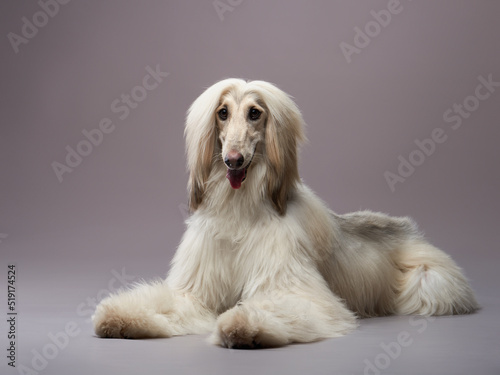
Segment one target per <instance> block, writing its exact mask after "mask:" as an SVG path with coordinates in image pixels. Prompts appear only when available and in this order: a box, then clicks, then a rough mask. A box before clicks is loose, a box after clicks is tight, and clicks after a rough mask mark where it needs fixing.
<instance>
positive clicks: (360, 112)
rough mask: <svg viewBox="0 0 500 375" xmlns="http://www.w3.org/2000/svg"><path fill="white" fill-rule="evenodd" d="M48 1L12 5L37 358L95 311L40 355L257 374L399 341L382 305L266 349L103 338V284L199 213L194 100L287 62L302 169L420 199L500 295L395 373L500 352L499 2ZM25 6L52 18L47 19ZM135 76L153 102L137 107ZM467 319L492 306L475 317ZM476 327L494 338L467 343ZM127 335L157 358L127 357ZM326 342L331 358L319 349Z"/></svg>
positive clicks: (18, 233) (308, 177)
mask: <svg viewBox="0 0 500 375" xmlns="http://www.w3.org/2000/svg"><path fill="white" fill-rule="evenodd" d="M42 3H44V1H43V0H42ZM46 3H50V4H52V8H48V9H51V12H52V15H50V14H49V15H47V16H46V17H44V16H43V15H40V12H45V13H46V14H48V13H47V12H49V11H46V10H45V11H44V10H43V9H44V8H43V7H42V6H41V5H40V3H37V2H32V1H19V2H18V1H16V2H14V1H4V2H2V3H1V5H0V19H1V23H0V31H1V32H0V35H1V36H2V38H3V39H2V43H1V45H0V49H1V61H0V66H1V70H0V75H1V92H0V95H1V97H0V106H1V114H2V120H1V133H0V172H1V175H0V176H1V177H0V253H1V269H0V286H1V287H2V290H4V291H5V290H6V285H7V265H8V264H12V263H15V264H16V267H17V271H18V272H17V287H18V293H17V308H18V311H19V312H20V316H19V317H20V321H19V327H18V329H19V332H18V333H19V336H20V338H19V343H18V348H17V350H18V358H17V362H18V364H26V365H27V366H28V365H30V363H31V362H30V361H31V359H32V357H33V352H32V350H33V349H35V350H39V351H42V349H43V347H44V345H45V344H46V343H47V342H49V339H48V338H47V334H48V333H49V332H57V331H60V330H64V326H65V324H66V322H68V321H76V322H78V324H79V327H80V328H81V333H80V334H79V335H78V336H77V337H75V338H74V339H72V341H71V342H70V343H69V346H68V347H67V348H65V349H64V350H63V349H61V350H60V353H59V354H58V356H57V357H56V358H54V359H53V360H50V361H48V365H47V366H46V368H44V369H43V370H42V371H40V373H47V374H55V373H59V371H60V372H61V373H62V372H63V371H64V369H67V368H68V366H74V367H75V368H79V369H87V370H88V369H92V371H94V373H100V372H99V370H98V369H99V368H101V369H107V370H106V371H110V369H111V368H114V366H115V365H116V363H120V366H123V367H122V368H121V369H122V370H123V371H139V370H137V369H144V366H150V367H151V369H156V368H158V369H164V368H168V367H164V366H169V364H168V363H170V366H171V367H172V366H173V367H174V370H175V369H178V370H179V371H181V370H182V371H187V372H185V373H188V372H189V371H191V370H192V371H193V373H195V372H196V371H195V370H197V369H198V370H199V369H203V370H204V371H207V373H212V372H214V373H215V372H218V373H221V372H224V371H225V370H227V371H229V370H230V369H231V368H233V367H231V366H234V368H235V369H236V368H238V369H239V371H240V372H241V371H243V372H244V373H246V372H248V373H249V372H252V371H255V370H256V369H260V370H259V371H261V372H262V371H263V372H265V371H266V370H265V369H269V368H270V367H265V368H264V367H262V366H264V364H266V363H267V365H266V366H274V367H273V369H274V370H273V371H274V373H290V372H291V371H298V372H303V371H306V369H307V371H308V372H311V373H329V374H332V373H335V371H341V370H342V371H348V372H352V373H360V372H362V371H363V369H364V366H365V362H364V360H365V359H368V360H373V357H375V356H376V354H377V353H378V352H380V351H381V349H380V345H379V343H380V342H381V340H384V339H383V337H385V336H383V335H385V334H387V333H386V332H388V331H387V330H389V331H390V330H391V329H392V330H393V332H396V333H397V332H398V330H401V329H405V327H406V326H407V325H408V320H407V319H406V318H405V319H401V318H384V319H385V320H384V319H375V320H372V321H371V322H369V321H366V320H365V321H363V322H362V325H361V328H360V330H358V331H357V332H356V333H354V334H353V335H352V336H350V337H349V336H348V337H346V338H342V339H339V340H326V341H325V342H321V343H316V344H311V345H310V346H302V345H299V346H293V347H290V348H283V349H279V350H277V351H268V352H265V353H264V352H260V354H259V353H246V354H245V353H241V352H238V353H237V354H234V353H235V352H234V351H231V352H230V351H226V352H225V351H221V350H222V349H220V350H219V349H218V348H213V347H210V346H209V344H207V343H205V342H204V338H202V337H201V338H200V337H190V338H174V339H170V340H159V341H158V340H156V341H148V342H130V341H129V342H118V341H116V340H98V339H97V338H94V337H93V332H92V329H91V325H90V324H89V323H88V322H87V321H86V319H87V318H88V317H89V316H90V311H91V309H92V307H91V306H92V303H93V302H92V300H93V299H94V300H96V299H98V298H100V297H102V296H103V295H104V294H105V292H106V290H109V289H113V288H114V287H120V286H122V284H124V283H125V282H133V281H138V280H139V279H141V278H143V279H146V280H149V279H151V278H154V277H164V276H165V275H166V272H167V270H168V268H169V262H170V260H171V259H172V257H173V254H174V252H175V249H176V247H177V245H178V243H179V241H180V239H181V236H182V233H183V231H184V223H183V221H184V219H185V217H186V215H187V206H186V203H187V195H186V184H187V173H186V167H185V165H186V163H185V153H184V138H183V125H184V119H185V113H186V110H187V109H188V107H189V106H190V104H191V103H192V101H193V100H194V99H195V98H196V97H197V96H198V95H199V94H201V92H202V91H203V90H204V89H205V88H206V87H208V86H210V85H211V84H213V83H214V82H216V81H218V80H220V79H224V78H228V77H239V78H245V79H250V80H255V79H259V80H266V81H270V82H272V83H274V84H276V85H277V86H278V87H280V88H281V89H283V90H284V91H286V92H287V93H289V94H291V95H292V96H293V97H294V100H295V101H296V103H297V105H298V106H299V108H300V109H301V111H302V113H303V116H304V119H305V121H306V123H307V137H308V142H307V143H306V144H304V145H303V146H302V147H301V152H300V173H301V176H302V178H303V180H304V181H305V183H306V184H308V185H309V186H310V187H311V188H312V189H313V190H314V191H315V192H316V193H317V194H318V195H319V196H320V197H321V198H322V199H323V200H324V201H325V202H326V203H327V204H328V206H329V207H330V208H332V209H333V210H334V211H336V212H337V213H346V212H350V211H355V210H359V209H370V210H374V211H382V212H385V213H389V214H391V215H396V216H411V217H413V218H414V219H415V220H416V221H417V223H418V224H419V227H420V229H421V230H422V231H423V232H425V234H426V236H427V238H428V239H429V240H430V241H431V242H432V243H433V244H435V245H436V246H438V247H440V248H442V249H443V250H445V251H446V252H447V253H448V254H450V255H451V256H452V257H453V258H454V259H455V260H456V262H457V263H458V264H459V265H460V266H461V267H462V268H464V270H465V273H466V275H467V276H468V278H469V279H470V280H471V284H472V286H473V288H474V289H475V291H476V293H477V297H478V300H479V302H480V303H481V304H482V305H483V307H484V308H483V310H481V312H479V313H478V314H476V315H475V316H471V317H460V318H443V320H438V323H436V324H434V325H433V327H436V328H435V329H436V330H439V328H437V326H439V324H444V325H445V326H446V327H448V329H449V331H446V332H447V333H443V334H438V333H434V334H433V333H432V332H431V331H430V329H429V331H428V332H425V334H426V335H427V336H426V337H425V336H424V334H422V336H419V337H418V340H417V338H415V345H414V346H412V347H409V348H408V349H405V350H406V351H405V352H403V353H402V354H401V358H398V359H397V360H396V359H395V360H393V361H392V363H391V367H389V368H388V369H387V372H388V373H398V372H402V371H403V372H405V371H407V372H405V373H412V372H411V371H416V373H426V371H428V372H429V373H432V372H433V370H435V369H436V367H434V366H444V367H442V369H443V371H442V372H440V373H462V371H463V373H472V372H471V371H473V370H472V369H475V370H478V371H479V372H475V373H478V374H479V373H485V374H486V373H493V372H491V371H496V370H498V365H497V363H498V361H497V360H496V358H498V355H499V354H500V353H499V350H498V348H495V346H494V345H492V344H490V343H493V341H491V340H493V338H494V337H498V333H499V331H500V330H499V325H498V323H497V321H496V319H493V316H494V315H495V314H498V305H499V303H498V301H499V292H498V285H499V282H500V277H499V272H498V267H499V260H500V255H499V251H498V250H499V249H498V224H499V220H498V212H499V210H500V199H499V198H500V196H499V191H500V177H499V173H498V172H499V167H498V163H499V160H500V147H498V143H499V139H500V137H499V136H500V130H499V121H500V120H499V114H500V110H499V108H500V107H499V102H500V86H499V85H497V86H495V85H494V84H493V85H490V86H489V89H488V87H483V88H482V89H481V91H480V93H481V94H482V95H483V96H484V95H486V94H487V93H489V95H488V98H484V99H477V93H476V87H477V86H478V85H480V84H482V82H485V81H488V79H490V80H492V81H494V82H500V48H499V47H500V45H499V40H500V39H499V37H500V23H499V22H498V20H499V17H500V3H499V2H495V1H486V0H485V1H475V2H472V1H460V0H453V1H452V0H446V1H445V0H443V1H439V2H424V1H421V2H418V1H410V0H406V1H405V0H401V1H400V2H399V5H397V7H396V8H394V9H395V12H394V13H390V12H389V11H388V10H387V9H388V8H390V7H394V6H395V4H396V3H397V2H394V1H389V2H388V1H370V2H365V1H319V0H315V1H299V0H286V1H285V0H280V1H277V0H276V1H264V0H253V1H251V0H245V1H236V0H232V1H229V0H221V1H215V2H213V1H194V0H190V1H180V0H179V1H142V2H139V1H118V0H114V1H111V0H110V1H77V0H73V1H71V2H68V3H67V4H59V3H54V2H51V1H49V0H46ZM46 3H44V4H46ZM53 4H58V5H56V6H55V5H53ZM45 6H47V5H45ZM394 9H393V10H394ZM382 10H386V12H385V13H384V12H382V13H383V14H387V13H389V14H390V19H387V18H386V19H385V20H386V21H378V23H377V24H378V28H377V26H376V25H375V24H374V22H377V21H376V20H377V18H376V17H382V16H376V17H375V16H374V13H375V14H382V13H380V12H381V11H382ZM26 20H27V22H28V23H31V24H34V23H38V24H39V25H42V26H38V27H37V26H36V25H35V28H36V30H37V31H36V33H35V32H34V31H33V27H31V28H30V27H29V26H26V24H27V23H26ZM45 21H46V22H45ZM381 22H382V23H384V22H386V24H385V26H384V25H380V23H381ZM23 28H24V29H23ZM366 28H368V30H367V29H366ZM23 30H24V32H25V34H23ZM358 30H361V32H362V33H363V34H364V35H365V37H364V38H363V37H360V36H359V31H358ZM12 33H13V34H16V35H17V36H18V37H19V38H21V39H16V37H14V36H13V35H12ZM26 33H27V35H30V37H26ZM367 33H371V34H372V36H371V37H370V36H367ZM32 34H34V35H32ZM22 39H24V41H23V42H20V40H22ZM347 45H349V46H350V47H346V46H347ZM360 46H363V47H360ZM346 51H348V52H346ZM352 51H356V52H352ZM151 71H156V73H155V74H152V73H151ZM158 72H162V73H161V74H159V73H158ZM167 73H168V75H167ZM148 74H149V75H150V76H151V77H152V79H149V80H147V84H146V85H147V86H148V87H149V88H150V89H147V90H146V89H144V79H145V77H146V76H147V75H148ZM155 77H156V80H155ZM488 77H490V78H488ZM153 83H157V85H155V87H154V88H151V87H152V86H153ZM483 86H484V84H483ZM137 87H142V89H141V88H137ZM144 93H145V94H146V95H145V96H141V95H143V94H144ZM122 94H124V95H131V94H135V97H136V98H138V97H139V98H141V101H138V100H137V101H135V103H133V104H135V105H136V107H135V108H131V107H130V106H129V107H128V108H129V110H128V112H126V111H125V110H124V109H122V110H120V111H118V109H117V108H118V107H120V108H121V106H123V105H125V104H124V102H123V99H122ZM470 96H472V97H473V98H476V99H475V100H474V99H470V98H469V99H467V98H468V97H470ZM464 101H465V103H464ZM454 105H462V106H463V108H467V107H468V108H469V109H470V108H473V110H466V109H463V110H464V111H465V112H466V116H465V115H463V116H462V115H458V116H459V119H460V126H459V127H458V126H455V127H457V129H454V128H453V127H454V125H457V122H458V120H457V119H456V117H455V120H454V121H448V122H447V121H446V119H445V118H446V114H448V117H447V118H448V119H450V116H453V115H455V116H457V113H456V112H455V109H456V108H457V107H454ZM449 110H451V111H452V112H448V111H449ZM125 113H127V115H126V116H125ZM120 116H121V117H124V118H123V119H121V118H120ZM105 119H109V120H111V122H112V127H113V130H112V131H111V132H109V133H102V134H103V136H102V141H101V142H100V143H99V144H98V145H94V146H93V147H92V149H91V151H90V152H89V153H88V155H87V156H83V157H81V161H80V163H79V164H78V165H76V166H75V167H74V168H71V169H72V171H71V172H65V173H63V174H62V175H60V176H59V178H58V176H57V173H56V172H55V170H54V162H57V163H61V164H67V162H66V158H67V154H68V152H69V151H68V147H69V148H70V149H73V150H77V146H78V144H79V143H81V141H83V140H87V139H88V138H86V136H85V134H84V133H85V132H91V131H92V129H99V126H100V123H101V122H102V121H103V120H105ZM437 128H441V129H442V130H443V132H444V134H445V137H446V140H445V141H443V142H442V143H434V146H435V147H434V149H433V151H432V153H430V155H424V154H423V153H422V152H421V154H422V155H424V157H423V158H420V159H418V158H417V156H418V155H417V154H416V153H414V154H413V157H414V159H413V160H418V163H419V164H420V165H417V166H414V170H413V171H411V168H410V172H408V170H407V172H408V173H407V175H409V176H407V177H402V176H400V177H399V178H400V179H401V178H402V179H404V181H403V182H401V181H400V182H397V183H395V184H394V186H393V189H391V187H390V186H389V185H390V184H388V182H387V180H386V176H384V173H386V172H391V173H393V174H395V175H398V173H399V172H398V167H399V166H400V164H401V160H402V159H401V158H403V159H405V160H406V161H408V160H410V154H411V153H412V152H413V151H414V150H419V147H418V145H417V143H418V142H419V141H420V142H422V141H423V140H424V139H428V138H431V135H432V134H433V132H434V131H435V129H437ZM94 134H95V133H94ZM82 147H84V146H82ZM429 147H430V146H429ZM82 150H83V149H82ZM86 151H88V149H86ZM77 159H78V158H77ZM75 163H76V162H75ZM117 274H118V275H120V277H118V276H117ZM124 275H125V276H124ZM113 279H115V282H112V280H113ZM122 281H123V282H122ZM111 291H113V290H111ZM4 294H5V293H4ZM4 299H5V302H0V303H2V304H3V305H4V306H6V297H4ZM89 299H90V301H89ZM82 304H83V305H82ZM23 319H24V320H23ZM391 319H392V320H391ZM457 319H473V320H472V321H471V322H473V323H470V326H469V327H468V328H467V329H466V328H463V327H464V326H465V325H464V324H462V323H461V322H460V321H458V320H457ZM2 321H3V324H5V319H2ZM468 321H470V320H463V321H462V322H468ZM23 322H24V323H23ZM374 322H375V323H374ZM439 322H442V323H439ZM2 327H4V326H3V325H2ZM391 327H392V328H391ZM394 327H396V328H394ZM6 330H7V326H6V325H5V329H3V331H5V332H6ZM436 332H438V331H436ZM461 335H463V337H465V338H469V339H471V340H478V341H479V342H480V343H482V344H483V345H485V346H484V347H481V346H479V347H478V346H477V345H476V344H475V341H474V344H473V343H472V342H469V343H467V342H461V339H462V338H463V337H462V336H461ZM3 336H6V335H2V336H0V337H2V340H0V342H2V343H5V345H7V338H6V337H3ZM393 336H394V335H393ZM387 337H388V338H387V340H389V337H391V336H390V335H389V336H387ZM173 340H177V341H173ZM387 340H386V341H387ZM432 340H441V341H439V342H440V343H441V346H440V347H439V348H440V349H439V350H437V351H436V350H434V351H432V348H431V349H429V345H431V347H432V343H434V344H435V343H436V341H432ZM132 345H135V346H132ZM450 345H451V346H450ZM453 345H458V347H456V348H454V347H453ZM125 347H126V348H127V349H126V350H131V351H134V353H137V352H141V351H142V352H143V353H146V354H143V355H144V356H146V357H148V361H146V362H144V363H143V362H141V358H142V359H144V358H143V357H140V358H139V359H137V361H138V362H134V364H133V365H132V364H128V362H127V357H126V356H125V358H124V355H123V352H122V350H125V349H124V348H125ZM166 348H167V349H166ZM175 348H177V349H175ZM426 348H427V349H426ZM175 350H178V352H176V351H175ZM440 351H441V352H440ZM443 351H444V352H445V353H446V356H445V355H443ZM82 353H83V354H82ZM106 353H107V354H106ZM120 353H121V355H120ZM151 353H163V354H159V357H158V356H155V355H152V354H151ZM172 353H178V354H177V355H173V354H172ZM189 353H190V354H191V356H190V355H188V354H189ZM211 353H212V354H211ZM213 353H215V354H213ZM231 353H233V354H231ZM305 353H307V355H306V354H305ZM311 353H314V356H313V359H314V363H313V362H308V361H307V358H308V357H309V359H310V360H312V359H311ZM317 353H320V354H317ZM422 355H425V356H426V358H427V360H422ZM165 356H166V357H167V358H165ZM169 356H172V358H169ZM236 356H237V357H236ZM255 356H257V358H259V359H258V360H257V361H256V360H255V358H256V357H255ZM273 356H275V357H273ZM450 356H451V357H450ZM184 357H185V358H186V361H189V363H190V365H189V366H187V367H186V366H185V362H184V363H183V361H184ZM445 357H446V358H448V359H446V358H445ZM110 358H114V359H112V360H109V361H108V359H110ZM196 358H198V360H197V359H196ZM236 358H237V359H236ZM298 358H302V359H301V361H300V362H299V360H298ZM304 358H305V359H304ZM450 358H451V359H450ZM2 361H4V362H5V359H3V360H2ZM162 361H163V362H162ZM217 361H219V362H217ZM237 361H242V362H237ZM165 363H167V364H166V365H165ZM224 363H226V365H224ZM270 363H271V364H272V365H269V364H270ZM479 363H480V364H481V365H480V367H477V366H478V364H479ZM1 366H2V369H7V370H9V371H12V373H14V372H15V370H12V369H10V368H9V367H7V365H6V363H3V362H2V363H1ZM129 366H131V367H129ZM134 366H135V367H134ZM175 366H177V367H175ZM197 366H199V367H197ZM446 366H448V367H446ZM481 366H482V367H481ZM408 369H409V370H408ZM174 370H172V372H171V373H175V371H174ZM75 371H78V370H75ZM81 371H84V370H81ZM102 371H103V373H104V372H106V371H105V370H102ZM200 371H201V370H200ZM2 373H3V370H2ZM75 373H77V372H75ZM82 373H85V372H82ZM131 373H133V372H131Z"/></svg>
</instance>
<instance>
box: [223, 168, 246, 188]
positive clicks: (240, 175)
mask: <svg viewBox="0 0 500 375" xmlns="http://www.w3.org/2000/svg"><path fill="white" fill-rule="evenodd" d="M226 177H227V178H228V179H229V183H230V184H231V187H232V188H233V189H239V188H240V187H241V183H242V182H243V179H244V178H245V168H243V169H239V170H234V169H228V170H227V174H226Z"/></svg>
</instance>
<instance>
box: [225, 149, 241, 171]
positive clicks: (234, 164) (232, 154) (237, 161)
mask: <svg viewBox="0 0 500 375" xmlns="http://www.w3.org/2000/svg"><path fill="white" fill-rule="evenodd" d="M244 161H245V158H244V157H243V155H241V154H240V153H239V152H237V151H229V152H228V153H227V155H226V157H225V158H224V163H226V165H227V166H228V167H229V168H239V167H241V166H242V165H243V162H244Z"/></svg>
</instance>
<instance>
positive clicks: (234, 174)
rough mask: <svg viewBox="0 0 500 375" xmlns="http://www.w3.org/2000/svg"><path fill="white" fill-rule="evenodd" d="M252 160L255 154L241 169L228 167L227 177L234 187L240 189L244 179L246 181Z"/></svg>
mask: <svg viewBox="0 0 500 375" xmlns="http://www.w3.org/2000/svg"><path fill="white" fill-rule="evenodd" d="M252 160H253V155H252V158H251V159H250V162H249V163H248V164H247V166H246V167H243V168H240V169H231V168H228V169H227V173H226V178H227V179H228V180H229V183H230V184H231V187H232V188H233V189H239V188H240V187H241V184H242V183H243V181H245V179H246V178H247V171H248V167H250V164H252Z"/></svg>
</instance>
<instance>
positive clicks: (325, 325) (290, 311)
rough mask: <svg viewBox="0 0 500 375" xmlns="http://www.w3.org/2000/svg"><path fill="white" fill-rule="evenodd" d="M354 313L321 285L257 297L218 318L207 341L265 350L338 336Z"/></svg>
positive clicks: (347, 327)
mask: <svg viewBox="0 0 500 375" xmlns="http://www.w3.org/2000/svg"><path fill="white" fill-rule="evenodd" d="M355 327H356V319H355V316H354V314H353V313H352V312H351V311H349V310H348V309H347V308H346V307H345V305H344V304H343V303H342V302H341V301H340V299H338V298H337V297H336V296H335V295H333V294H332V293H331V292H330V291H328V290H326V288H323V287H322V286H321V285H319V286H317V287H315V288H312V289H309V290H308V289H302V290H297V289H295V290H293V291H284V290H274V291H273V292H272V293H269V294H266V293H262V294H260V293H259V294H257V295H255V296H253V297H251V298H249V299H247V300H244V301H243V302H241V303H239V304H237V305H236V306H235V307H233V308H232V309H230V310H228V311H226V312H225V313H223V314H222V315H220V316H219V318H218V320H217V328H216V330H215V332H214V333H213V334H212V336H211V338H210V341H211V342H212V343H214V344H216V345H220V346H223V347H227V348H235V349H252V348H266V347H277V346H283V345H287V344H290V343H293V342H312V341H316V340H320V339H323V338H327V337H336V336H342V335H344V334H346V333H347V332H349V331H351V330H352V329H354V328H355Z"/></svg>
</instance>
